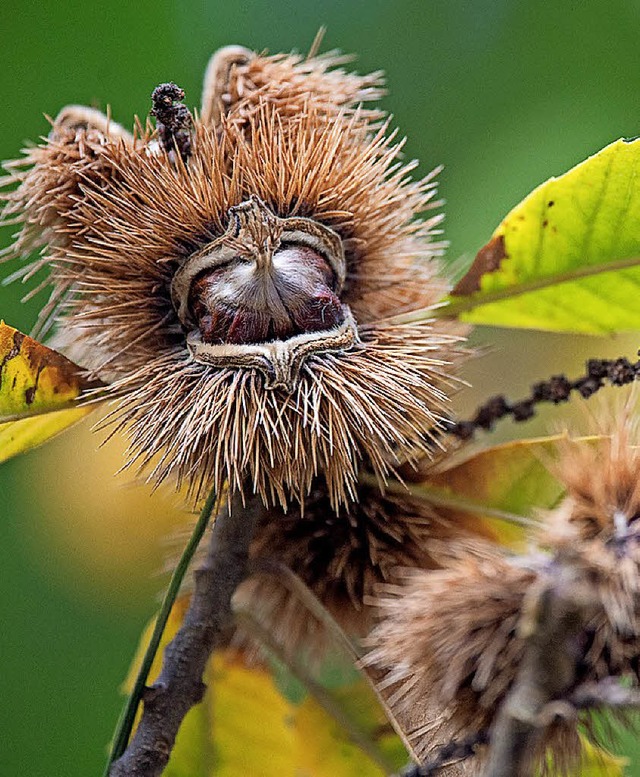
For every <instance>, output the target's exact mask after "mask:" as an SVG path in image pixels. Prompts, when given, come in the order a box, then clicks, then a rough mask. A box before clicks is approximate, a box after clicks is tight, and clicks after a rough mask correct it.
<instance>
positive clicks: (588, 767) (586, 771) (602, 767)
mask: <svg viewBox="0 0 640 777" xmlns="http://www.w3.org/2000/svg"><path fill="white" fill-rule="evenodd" d="M580 739H581V740H582V760H581V762H580V765H579V767H578V769H577V770H575V771H569V772H568V773H566V777H624V774H625V769H624V767H625V766H626V764H627V759H626V758H617V757H616V756H615V755H612V754H611V753H609V752H608V751H607V750H605V749H604V748H602V747H596V746H595V745H592V744H591V742H589V740H588V739H587V738H586V737H584V736H581V737H580Z"/></svg>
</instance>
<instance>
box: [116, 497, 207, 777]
mask: <svg viewBox="0 0 640 777" xmlns="http://www.w3.org/2000/svg"><path fill="white" fill-rule="evenodd" d="M217 501H218V498H217V494H216V492H215V490H213V491H211V493H210V494H209V496H208V497H207V501H206V502H205V504H204V507H203V508H202V512H201V513H200V517H199V518H198V522H197V523H196V525H195V527H194V529H193V532H192V533H191V537H190V538H189V542H188V543H187V545H186V547H185V549H184V550H183V551H182V556H180V561H178V565H177V566H176V568H175V570H174V572H173V575H172V576H171V581H170V582H169V587H168V588H167V592H166V593H165V595H164V599H163V600H162V606H161V608H160V612H159V613H158V617H157V619H156V622H155V626H154V629H153V634H152V635H151V641H150V642H149V646H148V647H147V649H146V651H145V654H144V658H143V659H142V664H141V665H140V670H139V672H138V675H137V677H136V680H135V683H134V686H133V689H132V691H131V694H130V695H129V698H128V699H127V703H126V705H125V707H124V709H123V710H122V714H121V715H120V718H119V720H118V724H117V726H116V730H115V733H114V736H113V745H112V747H111V753H110V754H109V760H108V762H107V767H106V769H105V772H104V775H103V777H109V772H110V770H111V765H112V764H113V763H114V761H117V760H118V758H120V756H121V755H122V754H123V753H124V751H125V750H126V748H127V744H128V742H129V737H130V736H131V730H132V729H133V724H134V722H135V719H136V712H137V711H138V706H139V704H140V699H141V698H142V693H143V691H144V689H145V687H146V684H147V678H148V677H149V672H150V671H151V665H152V664H153V660H154V658H155V656H156V653H157V652H158V646H159V645H160V640H161V639H162V634H163V633H164V630H165V627H166V625H167V620H168V619H169V615H170V614H171V609H172V608H173V605H174V604H175V601H176V597H177V596H178V593H179V592H180V586H181V585H182V581H183V579H184V576H185V574H186V572H187V569H188V568H189V564H190V563H191V559H192V558H193V555H194V553H195V552H196V550H197V548H198V545H199V544H200V541H201V540H202V537H203V536H204V533H205V531H206V530H207V526H208V525H209V520H210V518H211V515H212V513H213V512H214V508H215V507H216V505H217Z"/></svg>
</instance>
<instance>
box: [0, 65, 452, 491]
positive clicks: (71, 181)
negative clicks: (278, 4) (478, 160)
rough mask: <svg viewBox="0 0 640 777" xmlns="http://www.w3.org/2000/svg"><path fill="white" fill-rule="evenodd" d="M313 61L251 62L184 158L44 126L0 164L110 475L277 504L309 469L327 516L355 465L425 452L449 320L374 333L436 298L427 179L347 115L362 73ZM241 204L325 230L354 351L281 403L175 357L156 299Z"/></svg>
mask: <svg viewBox="0 0 640 777" xmlns="http://www.w3.org/2000/svg"><path fill="white" fill-rule="evenodd" d="M332 64H335V63H332V61H331V59H329V60H326V61H325V60H322V61H321V62H315V64H312V65H309V64H308V63H303V62H302V61H301V60H298V59H296V58H295V57H294V58H293V59H292V58H287V57H284V58H279V57H276V58H266V59H264V58H263V59H260V58H258V60H255V59H254V60H252V62H251V63H249V65H247V67H248V68H249V71H250V73H249V71H247V74H245V76H242V77H243V78H246V79H249V80H247V81H246V84H245V86H243V88H242V91H243V95H244V96H243V98H242V99H241V100H238V101H237V104H236V103H234V101H231V107H230V110H229V111H228V113H227V115H226V116H225V117H223V118H222V119H221V121H220V123H219V124H218V125H216V126H215V127H212V126H205V125H204V124H203V123H201V122H199V121H197V120H196V121H195V129H194V137H193V143H192V153H191V157H190V159H189V160H188V162H187V163H185V162H183V160H182V159H180V158H176V156H175V155H174V154H173V153H172V152H171V153H169V152H168V151H167V150H164V149H162V148H161V147H160V146H159V145H158V142H157V140H155V138H154V137H153V136H152V135H150V134H149V129H148V128H147V130H146V132H142V131H141V130H140V128H138V132H137V136H136V137H135V138H134V137H131V138H130V139H129V138H123V137H122V136H121V134H120V133H119V134H118V135H117V136H116V137H110V136H108V135H106V134H101V133H100V132H99V131H98V130H96V129H95V128H91V127H88V128H84V129H83V128H82V127H81V126H75V127H65V126H60V127H58V126H56V127H54V130H53V131H52V134H51V136H50V137H49V138H48V139H47V140H46V142H45V143H44V144H43V145H41V146H40V147H38V148H35V149H31V150H29V151H28V153H27V159H26V165H27V167H26V168H23V167H20V165H13V166H10V181H9V183H11V182H13V183H15V182H17V183H18V187H17V189H14V190H10V191H8V192H6V193H5V194H4V197H5V199H6V200H7V207H6V210H5V213H6V216H7V217H17V218H18V219H19V220H21V221H22V222H23V230H22V233H21V235H20V237H19V238H18V241H17V243H16V253H19V254H24V253H26V252H27V251H28V250H30V249H31V248H35V247H39V246H41V245H43V244H46V246H47V249H46V251H45V252H44V253H43V255H42V257H41V258H39V259H38V260H37V261H36V262H35V263H33V264H32V265H31V268H30V272H35V271H37V270H38V269H40V268H46V269H47V270H48V271H49V282H50V283H51V284H52V285H53V293H52V300H51V302H50V304H49V305H48V306H47V307H46V308H45V313H44V314H43V318H44V319H46V320H47V321H48V320H50V319H51V317H52V315H55V314H57V315H58V317H59V318H60V319H61V320H63V325H62V329H61V332H60V335H59V337H58V341H57V342H58V344H59V345H62V346H64V347H65V348H66V351H67V353H68V354H69V355H70V356H71V357H72V358H74V359H75V360H76V361H78V362H79V363H80V364H81V365H82V366H83V367H85V368H86V369H87V371H88V372H90V373H91V374H92V375H94V376H97V377H100V378H101V379H102V380H103V381H108V382H110V383H111V387H110V389H109V391H110V392H111V395H112V396H114V397H118V405H117V407H116V409H115V410H114V412H113V414H112V415H111V420H112V421H113V423H114V424H116V425H118V424H119V425H122V426H124V427H125V429H126V430H127V433H128V434H129V436H130V440H131V447H130V451H129V453H130V463H133V462H134V461H136V462H138V463H139V464H141V465H142V467H143V468H147V471H151V473H152V477H153V478H155V479H156V480H157V481H162V480H164V479H165V478H167V477H169V476H172V477H173V476H175V477H177V480H178V482H179V483H182V482H183V481H187V482H188V483H189V484H190V486H191V488H192V490H193V493H194V495H198V494H199V493H200V492H201V489H202V488H203V487H206V488H209V487H211V486H214V487H216V488H221V487H222V484H223V482H224V481H225V480H228V481H229V482H230V483H231V484H232V486H233V487H239V488H241V487H242V485H243V484H246V483H250V484H251V487H252V488H254V489H256V490H257V491H258V492H260V493H261V494H262V495H263V497H264V498H265V500H267V499H268V500H278V501H280V502H281V503H282V504H284V503H285V502H286V499H287V495H288V494H292V495H293V496H294V497H295V498H296V499H301V498H303V496H304V494H305V493H306V492H307V491H308V489H309V487H310V484H311V481H312V479H313V477H314V476H315V475H316V474H317V473H318V472H321V471H324V472H326V477H327V481H328V484H329V492H330V495H331V499H332V503H333V504H334V505H337V504H338V503H340V502H342V501H345V500H347V499H348V498H349V497H353V495H354V484H355V480H356V473H357V469H358V466H359V464H360V461H361V460H363V459H366V460H368V461H369V462H370V463H371V465H372V466H373V468H374V470H375V472H376V473H377V474H378V475H379V476H381V477H384V476H385V475H386V473H387V472H388V471H389V470H390V469H392V468H393V467H394V466H395V465H397V464H399V463H401V462H404V461H407V460H410V461H411V460H415V458H416V456H418V455H423V454H425V453H428V452H429V449H430V447H431V442H430V438H431V433H432V430H433V428H434V426H435V425H436V424H437V422H438V420H439V419H440V418H441V417H442V416H443V415H446V414H447V398H448V396H449V395H450V393H451V390H452V386H453V384H454V382H455V381H454V378H453V374H454V372H455V369H454V363H456V362H458V361H459V360H460V358H461V356H462V350H461V348H460V347H459V341H460V339H461V337H460V336H461V334H462V333H463V329H462V327H460V326H459V325H456V324H452V323H449V324H444V325H443V324H438V325H433V324H432V323H430V322H422V323H418V324H414V325H412V326H391V325H385V324H384V323H378V322H379V321H380V320H381V319H384V318H385V317H389V316H392V315H394V314H397V313H400V312H402V311H405V310H409V309H415V308H424V307H428V306H430V305H434V304H435V303H437V302H438V301H439V300H440V299H441V298H442V296H443V294H444V292H445V290H446V287H447V284H446V281H445V280H444V279H443V277H442V274H441V272H440V267H439V264H438V262H437V259H436V257H437V255H438V254H439V253H441V252H442V248H443V246H442V243H439V242H433V241H432V239H431V238H432V235H433V234H434V233H437V229H436V228H437V225H438V223H439V221H440V216H439V215H435V216H431V217H429V218H428V219H427V220H425V221H421V220H420V219H419V218H416V217H417V216H419V214H420V213H422V212H423V211H425V210H428V209H430V208H432V207H434V205H435V204H436V203H434V200H433V197H434V194H435V182H434V179H433V175H428V176H427V177H426V178H425V179H423V180H421V181H417V182H414V181H412V180H410V179H409V178H408V172H409V170H410V169H411V167H412V165H411V164H409V165H403V164H401V163H400V162H399V161H398V158H399V153H400V148H401V145H402V144H401V143H396V142H395V140H394V134H393V133H392V134H391V135H389V134H388V133H387V126H386V125H382V126H379V125H377V124H374V125H372V123H371V122H372V118H373V115H372V114H371V112H368V111H362V110H359V109H357V108H355V107H354V102H355V101H356V100H359V99H362V98H363V96H364V94H365V93H366V94H367V95H370V94H371V92H370V90H371V89H374V86H373V85H374V83H377V76H375V77H372V79H370V80H367V79H364V80H362V79H361V78H360V77H352V76H347V75H346V74H344V73H342V72H341V71H339V70H331V69H330V66H331V65H332ZM234 72H235V73H236V76H237V77H238V78H239V77H240V76H241V72H240V69H238V70H237V71H234ZM277 73H280V74H281V76H282V77H281V80H280V81H279V82H278V83H277V85H276V79H277V77H278V76H277ZM260 74H262V75H260ZM287 74H288V75H287ZM261 78H262V79H263V81H264V83H262V82H261V81H260V79H261ZM305 79H306V80H305ZM249 81H251V83H253V84H254V86H255V88H253V87H251V88H249V87H248V86H247V85H248V84H249ZM305 83H306V91H305V88H304V84H305ZM339 84H342V88H341V89H340V88H338V86H337V85H339ZM334 90H336V94H335V95H334V98H331V97H330V95H331V94H332V93H333V91H334ZM363 90H364V91H363ZM345 95H346V96H345ZM332 99H333V102H331V100H332ZM329 103H331V105H332V106H333V110H331V111H329V109H328V107H327V106H328V104H329ZM238 112H240V113H241V114H242V117H243V119H242V121H241V122H239V121H237V120H236V119H237V118H238V116H239V115H240V113H238ZM251 196H257V197H259V198H260V199H261V200H263V201H264V202H265V203H266V204H267V206H268V207H269V208H270V209H271V210H272V211H273V212H274V213H275V214H276V215H278V216H283V217H285V216H292V215H297V216H304V217H308V218H312V219H315V220H317V221H318V222H321V223H322V224H325V225H327V226H329V227H331V228H333V229H334V230H335V231H336V232H337V233H338V234H339V235H340V237H341V238H342V241H343V244H344V248H345V253H346V258H347V282H346V287H345V290H344V293H343V294H342V300H343V302H346V303H347V304H348V305H349V306H350V308H351V309H352V311H353V313H354V315H355V318H356V320H357V323H358V325H359V327H360V338H361V343H360V344H359V345H358V346H357V347H355V348H354V349H352V350H349V351H344V352H341V353H336V354H326V355H317V356H315V357H313V358H310V359H309V360H307V361H306V362H305V364H304V367H303V369H302V372H301V374H300V377H299V379H298V381H297V383H296V385H295V387H294V390H293V392H292V393H290V394H288V393H285V392H284V391H281V390H276V391H267V390H265V388H264V380H263V378H262V375H261V374H260V373H259V372H257V371H255V370H253V369H245V370H242V369H236V368H234V369H226V368H225V369H214V368H211V367H210V366H203V365H202V364H199V363H196V362H194V361H192V360H191V358H190V356H189V354H188V351H187V349H186V347H185V335H184V332H183V331H182V328H181V326H180V324H179V321H178V319H177V316H176V312H175V310H174V308H173V306H172V303H171V298H170V284H171V280H172V278H173V275H174V274H175V272H176V270H177V269H178V268H179V267H180V266H181V265H182V264H183V263H184V261H185V260H186V259H187V258H188V257H189V256H190V255H191V254H193V253H194V252H195V251H198V250H200V249H202V247H203V246H204V245H206V244H207V243H209V242H210V241H212V240H213V239H215V238H216V237H217V236H219V235H220V234H222V233H223V232H224V230H225V229H226V227H227V218H228V211H229V208H230V207H232V206H234V205H237V204H238V203H241V202H243V201H246V200H247V199H248V198H250V197H251Z"/></svg>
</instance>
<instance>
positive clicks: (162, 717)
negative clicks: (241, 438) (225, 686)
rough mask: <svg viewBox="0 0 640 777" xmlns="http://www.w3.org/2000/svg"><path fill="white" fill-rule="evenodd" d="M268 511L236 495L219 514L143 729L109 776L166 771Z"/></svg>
mask: <svg viewBox="0 0 640 777" xmlns="http://www.w3.org/2000/svg"><path fill="white" fill-rule="evenodd" d="M264 509H265V508H264V507H263V505H262V501H261V500H260V499H259V498H258V497H250V498H248V499H247V500H246V503H245V504H244V505H243V504H242V501H241V499H240V498H239V497H234V498H233V499H232V501H231V505H227V506H225V507H224V508H223V509H222V510H220V512H219V513H218V515H217V517H216V519H215V522H214V525H213V529H212V532H211V539H210V544H209V549H208V551H207V555H206V558H205V560H204V562H203V563H202V565H201V566H200V567H199V568H198V569H197V570H196V572H195V575H194V579H195V587H194V592H193V595H192V597H191V604H190V606H189V609H188V611H187V614H186V615H185V619H184V622H183V624H182V627H181V628H180V631H179V632H178V633H177V635H176V636H175V638H174V639H173V641H172V642H171V643H170V644H169V645H168V646H167V647H166V649H165V652H164V659H163V664H162V672H161V674H160V676H159V677H158V679H157V681H156V682H155V683H154V684H153V685H152V686H151V687H149V688H147V689H146V690H145V693H144V696H143V713H142V717H141V719H140V723H139V725H138V728H137V729H136V732H135V734H134V736H133V738H132V739H131V741H130V743H129V746H128V747H127V749H126V751H125V753H124V754H123V755H122V757H121V758H119V759H118V760H117V761H116V762H115V763H114V764H113V766H112V767H111V771H110V772H109V775H110V777H159V776H160V775H161V774H162V772H163V771H164V768H165V767H166V765H167V763H168V761H169V756H170V755H171V751H172V749H173V746H174V743H175V739H176V736H177V733H178V729H179V728H180V725H181V723H182V721H183V719H184V717H185V715H186V714H187V712H188V711H189V710H190V709H191V708H192V707H193V706H195V705H196V704H197V703H198V702H200V701H201V700H202V697H203V695H204V692H205V690H206V688H205V685H204V684H203V682H202V675H203V673H204V670H205V667H206V664H207V661H208V659H209V657H210V655H211V653H212V652H213V650H214V649H215V648H216V646H217V645H219V644H220V643H221V641H222V639H223V638H224V636H225V635H226V633H227V631H228V629H229V627H230V626H231V624H232V621H233V615H232V610H231V597H232V596H233V593H234V591H235V589H236V588H237V586H238V584H239V583H240V582H241V581H242V580H243V579H244V577H245V576H246V574H247V559H248V555H249V544H250V542H251V538H252V535H253V528H254V526H255V523H256V520H257V517H258V515H259V514H261V513H262V511H263V510H264Z"/></svg>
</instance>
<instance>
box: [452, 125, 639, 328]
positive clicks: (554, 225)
mask: <svg viewBox="0 0 640 777" xmlns="http://www.w3.org/2000/svg"><path fill="white" fill-rule="evenodd" d="M639 173H640V140H634V141H625V140H618V141H616V142H615V143H612V144H611V145H609V146H607V147H606V148H604V149H603V150H602V151H600V152H599V153H597V154H595V155H594V156H592V157H590V158H589V159H587V160H586V161H584V162H582V163H581V164H579V165H577V166H576V167H574V168H573V169H571V170H569V172H567V173H565V174H564V175H562V176H560V177H559V178H550V179H549V180H548V181H547V182H546V183H543V184H542V185H541V186H539V187H538V188H537V189H535V190H534V191H533V192H532V193H531V194H530V195H529V196H528V197H527V198H526V199H525V200H523V201H522V202H521V203H520V204H519V205H518V206H516V207H515V208H514V209H513V210H512V211H511V213H509V214H508V216H507V217H506V218H505V219H504V221H503V222H502V223H501V224H500V226H499V227H498V228H497V229H496V231H495V232H494V233H493V236H492V238H491V240H490V241H489V243H488V244H487V245H486V246H485V247H484V248H482V249H481V250H480V251H479V252H478V255H477V257H476V259H475V261H474V263H473V265H472V266H471V268H470V270H469V271H468V273H467V274H466V275H465V276H464V278H463V279H462V280H461V281H460V282H459V283H458V285H457V286H456V287H455V289H454V290H453V293H452V295H451V297H450V305H449V306H448V307H445V308H443V309H442V311H441V313H440V315H445V316H457V317H459V318H460V319H462V320H463V321H469V322H471V323H476V324H491V325H497V326H508V327H527V328H533V329H545V330H552V331H565V332H585V333H592V334H604V333H609V332H619V331H625V330H634V329H640V306H639V305H638V292H639V289H640V174H639Z"/></svg>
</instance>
